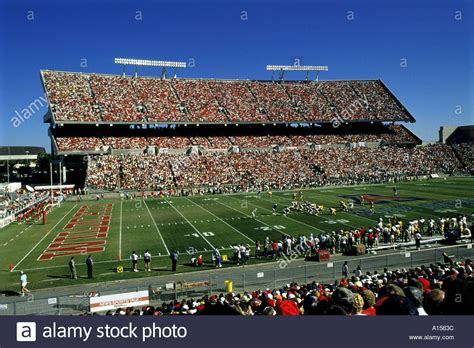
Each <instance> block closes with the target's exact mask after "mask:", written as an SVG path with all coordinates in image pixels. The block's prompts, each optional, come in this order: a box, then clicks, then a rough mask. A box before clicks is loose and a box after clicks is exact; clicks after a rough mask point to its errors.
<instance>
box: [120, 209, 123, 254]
mask: <svg viewBox="0 0 474 348" xmlns="http://www.w3.org/2000/svg"><path fill="white" fill-rule="evenodd" d="M122 205H123V201H122V200H120V229H119V260H122Z"/></svg>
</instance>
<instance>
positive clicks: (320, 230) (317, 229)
mask: <svg viewBox="0 0 474 348" xmlns="http://www.w3.org/2000/svg"><path fill="white" fill-rule="evenodd" d="M229 197H230V198H233V199H235V200H237V201H239V202H241V200H240V199H238V198H235V197H232V196H229ZM258 199H261V198H258ZM270 202H271V201H270ZM248 203H249V204H251V205H253V206H254V207H257V208H260V209H263V210H266V211H268V212H270V213H271V212H272V211H271V210H270V209H267V208H263V207H262V206H260V205H257V204H254V203H250V202H248ZM272 203H273V202H272ZM232 209H233V208H232ZM234 210H235V209H234ZM280 216H283V217H284V218H286V219H288V220H292V221H294V222H297V223H299V224H301V225H305V226H307V227H310V228H312V229H315V230H316V231H319V232H326V231H324V230H322V229H320V228H317V227H315V226H311V225H308V224H307V223H304V222H302V221H298V220H295V219H292V218H290V217H288V216H285V215H280ZM258 221H260V220H258ZM263 223H264V222H263ZM267 226H270V225H267Z"/></svg>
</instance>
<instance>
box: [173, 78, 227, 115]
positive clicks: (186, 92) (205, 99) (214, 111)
mask: <svg viewBox="0 0 474 348" xmlns="http://www.w3.org/2000/svg"><path fill="white" fill-rule="evenodd" d="M172 85H173V87H174V89H175V91H176V93H177V95H178V97H179V99H180V100H181V101H182V102H183V103H184V105H185V106H186V110H187V117H188V119H189V121H190V122H225V121H226V120H227V117H226V116H225V114H224V112H223V109H221V107H220V106H219V105H218V103H217V100H216V98H215V97H214V95H213V94H212V92H211V89H210V88H209V85H208V84H207V81H206V80H178V79H176V80H173V81H172Z"/></svg>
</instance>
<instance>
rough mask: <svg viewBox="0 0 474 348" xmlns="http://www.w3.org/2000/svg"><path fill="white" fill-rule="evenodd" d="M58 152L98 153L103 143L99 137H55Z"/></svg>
mask: <svg viewBox="0 0 474 348" xmlns="http://www.w3.org/2000/svg"><path fill="white" fill-rule="evenodd" d="M55 140H56V144H57V146H58V150H59V151H64V152H67V151H98V150H100V149H101V148H103V146H104V143H103V142H102V140H101V139H100V138H99V137H56V138H55Z"/></svg>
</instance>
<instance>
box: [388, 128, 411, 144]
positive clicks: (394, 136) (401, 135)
mask: <svg viewBox="0 0 474 348" xmlns="http://www.w3.org/2000/svg"><path fill="white" fill-rule="evenodd" d="M381 139H382V141H383V142H384V143H386V144H407V143H408V144H416V143H418V139H417V138H416V137H415V136H414V135H413V134H412V133H410V132H409V131H408V130H407V129H406V128H405V127H403V126H400V125H389V126H387V132H386V133H383V134H381Z"/></svg>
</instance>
